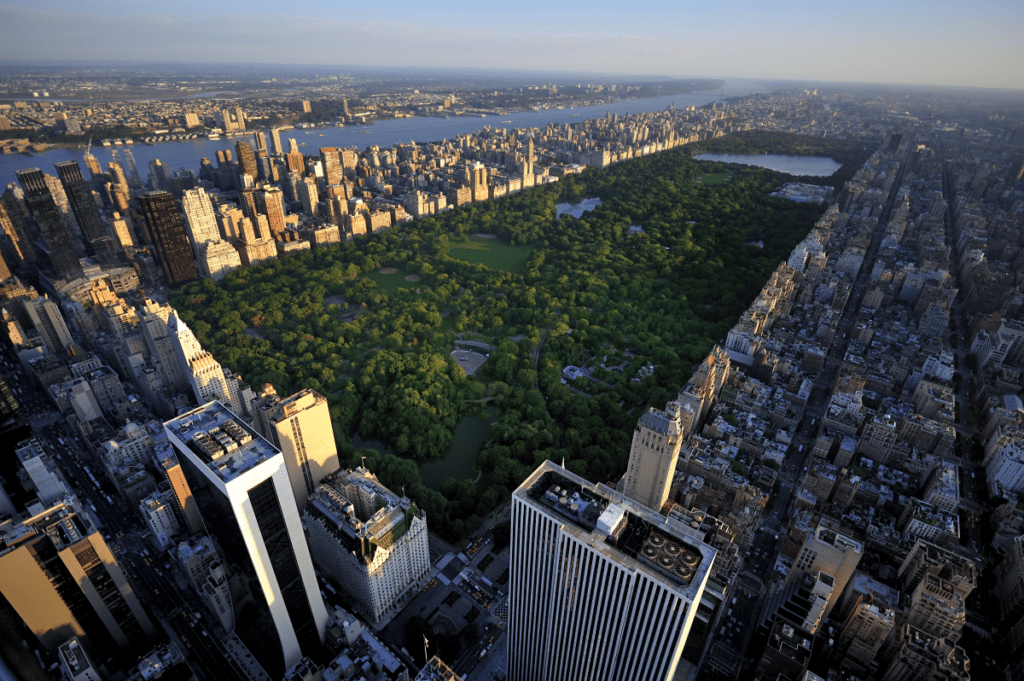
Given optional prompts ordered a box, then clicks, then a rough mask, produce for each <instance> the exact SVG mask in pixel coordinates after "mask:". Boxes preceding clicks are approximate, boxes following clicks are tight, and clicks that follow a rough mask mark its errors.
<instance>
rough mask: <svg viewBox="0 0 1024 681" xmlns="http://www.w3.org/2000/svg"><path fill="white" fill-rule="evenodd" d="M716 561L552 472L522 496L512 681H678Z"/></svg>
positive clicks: (515, 518)
mask: <svg viewBox="0 0 1024 681" xmlns="http://www.w3.org/2000/svg"><path fill="white" fill-rule="evenodd" d="M714 558H715V550H714V549H713V548H711V547H710V546H708V545H707V544H704V543H703V542H701V541H700V540H698V539H696V538H695V537H694V536H693V535H692V534H690V533H689V532H688V531H687V528H686V526H685V525H683V524H682V523H679V522H676V521H672V520H669V519H667V518H665V517H663V516H661V515H659V514H658V513H655V512H654V511H652V510H650V509H648V508H646V507H644V506H641V505H639V504H637V503H635V502H634V501H633V500H631V499H629V498H628V497H625V496H623V495H622V494H619V493H618V492H616V491H614V490H612V489H611V488H608V487H606V486H604V485H600V484H599V485H596V486H595V485H593V484H591V483H589V482H587V481H586V480H584V479H583V478H581V477H579V476H577V475H575V474H573V473H570V472H569V471H566V470H565V469H563V468H561V467H560V466H557V465H555V464H553V463H551V462H550V461H546V462H544V463H543V464H541V466H540V467H539V468H538V469H537V470H536V471H534V472H533V474H531V475H530V476H529V477H528V478H527V479H526V480H525V481H524V482H523V484H522V485H520V486H519V489H517V490H516V491H515V492H514V493H513V495H512V542H511V562H510V565H509V572H510V574H511V576H512V579H511V582H510V584H509V589H510V595H509V625H508V626H509V638H508V678H509V679H513V680H514V681H521V680H526V679H531V680H532V679H536V680H538V681H546V680H548V679H551V680H554V679H575V678H584V677H586V678H595V679H630V680H632V679H671V678H673V675H674V674H675V672H676V667H677V665H678V662H679V658H680V656H681V654H682V651H683V646H684V645H685V643H686V639H687V636H688V635H689V631H690V627H691V625H692V623H693V620H694V616H695V614H696V610H697V604H698V603H699V602H700V598H701V595H702V593H703V591H704V587H705V585H706V582H707V579H708V575H709V574H710V573H711V565H712V563H713V562H714Z"/></svg>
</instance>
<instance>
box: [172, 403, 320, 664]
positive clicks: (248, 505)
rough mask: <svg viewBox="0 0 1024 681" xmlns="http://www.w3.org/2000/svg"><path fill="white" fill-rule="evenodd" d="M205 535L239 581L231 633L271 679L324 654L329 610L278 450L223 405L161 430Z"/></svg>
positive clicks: (181, 418) (208, 407)
mask: <svg viewBox="0 0 1024 681" xmlns="http://www.w3.org/2000/svg"><path fill="white" fill-rule="evenodd" d="M164 429H165V430H166V432H167V437H168V440H169V441H170V443H171V445H172V446H173V447H174V449H175V451H176V453H177V455H178V460H179V461H180V462H181V467H182V470H183V471H184V473H185V477H186V479H187V480H188V485H189V488H190V489H191V490H192V494H193V495H194V497H195V500H196V503H197V505H198V506H199V511H200V514H201V515H202V517H203V521H204V524H205V526H206V530H207V531H208V532H209V533H210V534H212V535H213V536H214V537H215V538H216V539H217V542H218V543H219V545H220V547H221V548H222V549H223V554H222V555H221V558H222V560H223V562H224V563H225V564H227V565H229V566H230V567H231V571H232V573H233V574H234V575H236V576H237V577H238V578H239V585H238V592H237V593H236V594H233V597H232V605H233V607H234V622H235V633H237V634H238V636H239V638H241V640H242V641H243V642H244V643H245V645H246V646H247V647H248V648H249V652H250V653H252V655H253V657H255V658H256V659H257V660H258V661H259V662H260V664H261V665H262V666H263V668H264V670H266V672H267V673H268V674H269V675H270V677H271V678H281V677H282V675H283V673H284V671H285V670H286V669H288V668H289V667H291V666H292V665H293V664H295V663H296V662H298V661H299V659H301V658H302V657H303V655H306V656H309V657H312V658H314V659H315V658H318V657H320V655H319V654H318V653H319V651H320V648H321V645H322V643H323V632H324V630H325V628H326V625H327V610H326V608H325V607H324V603H323V599H322V598H321V597H320V587H319V585H318V584H317V581H316V575H315V574H314V572H313V563H312V560H311V559H310V556H309V549H308V547H307V546H306V540H305V537H304V536H303V534H302V524H301V522H300V519H299V513H298V510H297V509H296V507H295V501H294V499H293V498H292V493H291V488H290V485H289V484H288V472H287V470H286V469H285V464H284V457H283V456H282V455H281V452H280V451H279V450H278V449H277V448H275V447H274V446H273V445H271V444H270V443H269V442H267V441H266V440H265V439H263V438H262V437H260V436H259V435H258V434H257V433H256V432H255V431H253V430H252V429H250V428H249V427H248V426H246V425H245V424H244V423H242V422H241V420H240V419H239V418H238V417H236V416H235V415H234V414H232V413H231V412H230V411H229V410H228V409H227V408H226V407H225V406H224V405H223V404H221V403H220V402H216V401H215V402H211V403H209V404H206V405H203V406H202V407H199V408H197V409H193V410H192V411H190V412H187V413H185V414H182V415H181V416H179V417H178V418H175V419H172V420H170V421H168V422H166V423H165V424H164Z"/></svg>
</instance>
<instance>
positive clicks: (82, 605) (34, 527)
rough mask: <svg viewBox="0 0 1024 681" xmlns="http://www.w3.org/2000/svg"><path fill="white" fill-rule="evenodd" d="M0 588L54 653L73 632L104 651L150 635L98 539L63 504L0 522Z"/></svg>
mask: <svg viewBox="0 0 1024 681" xmlns="http://www.w3.org/2000/svg"><path fill="white" fill-rule="evenodd" d="M0 592H2V593H3V596H4V598H6V599H7V602H8V603H10V604H11V606H12V607H13V608H14V609H15V611H17V613H18V615H19V616H20V617H21V619H22V620H24V622H25V624H26V625H28V627H29V629H31V630H32V632H33V633H34V634H35V635H36V638H38V639H39V642H40V643H41V644H42V645H43V647H44V648H45V649H46V650H47V651H48V652H49V653H50V654H52V655H56V654H57V649H58V648H59V646H60V645H61V644H62V643H64V641H66V640H67V639H68V638H70V637H71V636H78V637H79V638H82V639H85V640H88V641H90V642H91V644H92V645H93V646H95V647H96V649H98V650H104V651H105V650H106V649H107V648H109V646H110V645H111V644H115V645H117V646H119V647H122V648H129V647H131V648H135V649H137V650H145V649H146V648H148V646H149V640H148V639H149V638H150V637H153V636H155V635H156V630H155V629H154V628H153V624H152V622H150V620H149V617H148V616H147V615H146V612H145V611H144V610H143V609H142V606H141V605H140V604H139V599H138V598H137V597H136V596H135V593H134V592H133V591H132V587H131V585H130V584H129V583H128V581H127V580H126V579H125V576H124V573H123V572H122V571H121V568H120V567H119V566H118V564H117V561H116V560H115V559H114V556H113V555H112V554H111V553H110V549H109V548H107V544H106V542H104V541H103V537H102V536H100V534H99V532H97V531H96V529H95V528H94V527H93V526H92V523H91V522H90V520H89V519H88V518H87V517H86V516H85V515H83V514H81V513H79V512H77V511H76V509H75V508H74V507H73V506H70V505H67V504H65V503H58V504H57V505H55V506H52V507H50V508H47V509H45V510H43V511H41V512H39V513H37V514H36V515H33V516H28V517H14V518H8V519H6V520H4V521H3V522H2V523H0Z"/></svg>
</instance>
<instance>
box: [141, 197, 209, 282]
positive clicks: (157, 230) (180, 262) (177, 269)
mask: <svg viewBox="0 0 1024 681" xmlns="http://www.w3.org/2000/svg"><path fill="white" fill-rule="evenodd" d="M140 202H141V203H142V213H143V215H145V217H146V224H147V225H148V226H149V233H150V236H152V238H153V245H154V246H156V252H157V255H158V256H160V264H161V265H163V268H164V273H165V274H166V275H167V281H168V283H170V284H171V286H176V285H178V284H183V283H185V282H187V281H193V280H195V279H198V278H199V273H198V272H197V271H196V263H195V260H193V259H192V248H191V247H190V246H189V243H188V237H187V236H186V234H185V225H184V223H183V222H182V220H181V213H179V212H178V204H177V202H176V201H175V200H174V196H173V195H171V194H168V193H167V192H163V191H156V192H147V193H146V195H145V196H143V197H142V198H141V199H140Z"/></svg>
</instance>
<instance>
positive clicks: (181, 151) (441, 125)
mask: <svg viewBox="0 0 1024 681" xmlns="http://www.w3.org/2000/svg"><path fill="white" fill-rule="evenodd" d="M769 91H770V88H769V84H768V83H767V82H766V81H756V80H743V81H730V82H729V83H728V84H727V85H726V88H725V93H726V96H738V95H745V94H748V93H756V92H769ZM720 94H721V93H720V92H719V91H716V92H703V93H698V94H691V95H671V96H669V95H665V96H663V97H652V98H649V99H629V100H623V101H619V102H616V103H614V104H603V105H598V106H585V107H576V108H565V109H548V110H542V111H524V112H521V113H512V114H506V115H504V116H497V115H488V116H487V117H486V118H474V117H469V116H453V117H451V118H430V117H416V118H397V119H389V120H383V121H379V122H377V123H376V124H374V125H350V126H346V127H344V128H336V127H333V126H331V127H322V128H314V129H312V130H298V129H296V130H283V131H282V132H281V142H282V143H283V144H284V145H286V146H287V144H288V139H289V138H294V139H295V141H296V142H298V143H299V144H300V146H299V149H300V150H302V152H303V153H306V154H315V153H317V151H318V150H319V149H320V147H349V148H352V147H356V148H359V149H362V148H365V147H368V146H372V145H378V146H381V147H389V146H392V145H394V144H396V143H399V142H401V143H408V142H411V141H415V142H434V141H438V140H442V139H453V138H454V137H455V136H456V135H459V134H467V133H473V132H476V131H478V130H480V129H482V128H484V127H485V126H491V127H492V128H508V129H511V128H526V127H537V128H539V127H543V126H545V125H547V124H548V123H579V122H582V121H585V120H587V119H590V118H599V117H602V116H604V115H605V114H606V113H609V112H611V113H613V114H615V113H617V114H619V115H622V114H626V113H639V112H643V111H660V110H662V109H665V108H667V107H669V106H670V105H671V104H672V102H673V101H674V102H675V103H676V108H679V109H681V108H684V107H689V106H703V105H704V104H708V103H710V102H713V101H717V100H718V99H719V96H720ZM574 114H575V115H574ZM239 139H247V140H249V141H250V142H251V141H252V137H251V136H248V137H245V138H241V137H236V138H232V139H227V138H221V139H219V140H208V139H206V138H201V139H196V140H187V141H183V142H161V143H159V144H155V145H153V146H149V145H146V144H141V143H139V142H136V143H135V144H134V145H131V146H126V147H119V146H113V147H102V146H95V145H94V146H93V148H92V153H93V155H94V156H96V158H98V159H99V161H100V165H101V166H102V167H104V168H106V165H107V162H108V161H110V160H111V153H110V152H111V151H113V150H114V149H118V150H123V149H131V150H132V155H133V156H134V157H135V162H136V164H137V165H138V168H139V174H140V175H141V176H142V179H143V180H145V179H146V178H147V177H148V174H149V168H148V164H149V161H150V160H152V159H156V158H158V159H160V160H161V161H162V162H163V163H164V165H166V166H168V167H169V168H170V169H171V170H172V171H173V170H178V169H179V168H183V167H184V168H189V169H191V170H193V171H194V172H196V173H197V174H198V172H199V161H200V159H201V158H203V157H206V158H208V159H210V160H211V161H212V162H213V163H214V164H216V154H217V151H218V150H220V149H231V150H232V153H234V148H235V142H236V141H238V140H239ZM84 153H85V148H84V147H83V148H77V149H50V150H47V151H44V152H42V153H39V154H35V155H34V157H33V158H28V157H26V156H23V155H21V154H0V188H2V187H3V186H5V185H7V184H8V183H9V182H14V181H15V180H16V179H17V178H16V176H15V172H16V171H18V170H21V169H23V168H40V169H41V170H43V171H44V172H47V173H50V174H51V175H55V174H56V171H55V170H54V167H53V165H54V164H55V163H60V162H61V161H71V160H74V161H78V162H79V163H80V164H82V172H83V173H85V172H86V170H85V165H84V163H83V162H82V160H83V155H84ZM122 158H123V154H122Z"/></svg>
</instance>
